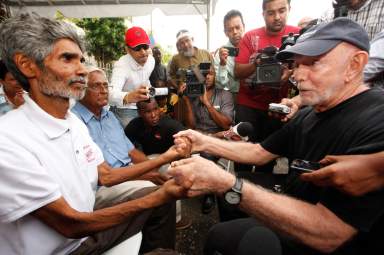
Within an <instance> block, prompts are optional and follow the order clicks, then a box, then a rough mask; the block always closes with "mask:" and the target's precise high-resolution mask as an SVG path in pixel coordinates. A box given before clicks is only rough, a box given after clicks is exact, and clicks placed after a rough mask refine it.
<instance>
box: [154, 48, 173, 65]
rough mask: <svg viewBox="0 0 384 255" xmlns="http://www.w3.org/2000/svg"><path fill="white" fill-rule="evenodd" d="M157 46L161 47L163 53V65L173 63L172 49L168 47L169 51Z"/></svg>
mask: <svg viewBox="0 0 384 255" xmlns="http://www.w3.org/2000/svg"><path fill="white" fill-rule="evenodd" d="M155 46H156V47H159V49H160V51H161V55H162V60H163V64H164V65H167V64H168V62H169V61H171V59H172V56H173V55H172V53H171V49H170V47H168V49H165V48H163V47H161V45H160V44H156V45H155Z"/></svg>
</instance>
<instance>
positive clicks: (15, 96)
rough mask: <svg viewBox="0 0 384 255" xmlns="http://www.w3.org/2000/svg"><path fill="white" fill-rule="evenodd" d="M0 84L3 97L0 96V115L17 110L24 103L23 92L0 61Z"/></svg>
mask: <svg viewBox="0 0 384 255" xmlns="http://www.w3.org/2000/svg"><path fill="white" fill-rule="evenodd" d="M0 84H1V85H2V87H1V88H0V89H2V90H3V93H1V94H3V95H0V105H1V106H0V115H3V114H4V113H6V112H8V111H10V110H11V109H13V108H17V107H19V106H20V105H22V104H23V103H24V98H23V94H24V90H23V88H22V87H21V85H20V84H19V83H18V82H17V80H16V79H15V78H14V77H13V75H12V74H11V73H10V72H9V71H8V69H7V67H6V66H5V64H4V62H3V61H1V60H0Z"/></svg>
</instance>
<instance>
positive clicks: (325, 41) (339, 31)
mask: <svg viewBox="0 0 384 255" xmlns="http://www.w3.org/2000/svg"><path fill="white" fill-rule="evenodd" d="M341 42H347V43H350V44H352V45H354V46H356V47H358V48H360V49H361V50H364V51H367V52H369V38H368V34H367V32H366V31H365V29H364V28H363V27H362V26H360V25H359V24H357V23H356V22H354V21H353V20H351V19H348V18H337V19H335V20H333V21H331V22H328V23H322V24H319V25H316V26H314V27H312V28H310V29H309V30H308V31H306V32H305V33H304V34H302V35H301V36H300V37H299V38H298V39H297V41H296V43H295V45H293V46H292V47H290V48H287V49H285V50H283V51H281V52H279V53H278V54H277V56H276V57H277V59H279V60H285V59H289V58H292V57H293V56H294V55H295V54H298V55H303V56H311V57H314V56H319V55H322V54H324V53H327V52H328V51H330V50H332V49H333V48H335V47H336V46H337V45H338V44H339V43H341Z"/></svg>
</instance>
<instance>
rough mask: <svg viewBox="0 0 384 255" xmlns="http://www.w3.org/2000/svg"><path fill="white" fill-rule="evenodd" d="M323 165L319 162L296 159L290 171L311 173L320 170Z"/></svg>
mask: <svg viewBox="0 0 384 255" xmlns="http://www.w3.org/2000/svg"><path fill="white" fill-rule="evenodd" d="M321 167H322V165H321V164H320V163H319V162H313V161H307V160H301V159H294V160H293V161H292V163H291V165H290V169H292V170H294V171H297V172H300V173H310V172H313V171H315V170H317V169H320V168H321Z"/></svg>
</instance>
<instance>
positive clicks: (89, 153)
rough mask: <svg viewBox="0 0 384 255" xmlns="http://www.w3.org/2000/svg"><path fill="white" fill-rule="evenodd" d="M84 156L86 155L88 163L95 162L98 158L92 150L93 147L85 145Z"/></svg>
mask: <svg viewBox="0 0 384 255" xmlns="http://www.w3.org/2000/svg"><path fill="white" fill-rule="evenodd" d="M83 151H84V155H85V160H87V162H88V163H90V162H92V161H94V160H95V159H96V158H95V157H96V155H95V153H94V151H93V150H92V147H91V145H85V146H84V147H83Z"/></svg>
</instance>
